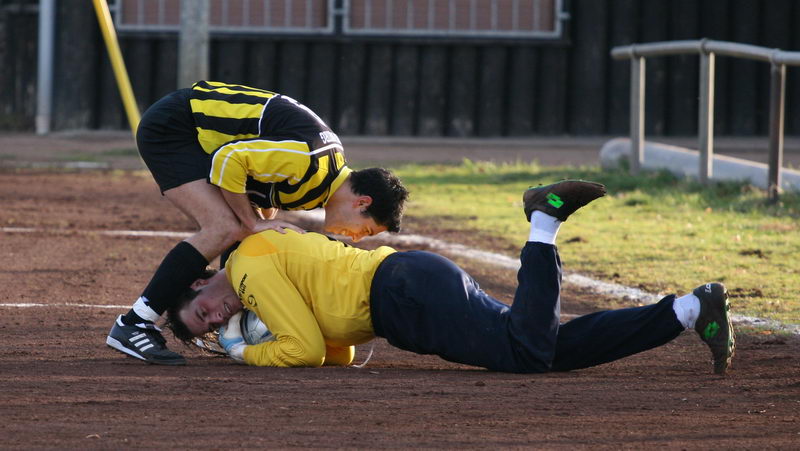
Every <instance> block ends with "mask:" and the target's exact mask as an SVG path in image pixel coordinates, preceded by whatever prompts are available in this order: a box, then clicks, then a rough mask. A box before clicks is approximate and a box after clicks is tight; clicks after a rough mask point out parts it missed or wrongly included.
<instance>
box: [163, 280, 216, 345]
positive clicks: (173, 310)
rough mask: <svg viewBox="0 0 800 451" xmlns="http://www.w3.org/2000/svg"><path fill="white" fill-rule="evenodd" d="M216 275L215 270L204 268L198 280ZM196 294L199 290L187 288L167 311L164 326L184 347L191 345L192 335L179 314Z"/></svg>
mask: <svg viewBox="0 0 800 451" xmlns="http://www.w3.org/2000/svg"><path fill="white" fill-rule="evenodd" d="M216 273H217V270H216V269H212V268H206V269H205V270H204V271H203V273H202V274H201V275H200V277H199V279H210V278H211V277H212V276H213V275H214V274H216ZM198 294H200V290H195V289H193V288H187V289H186V290H184V291H183V293H181V294H180V295H179V296H178V298H177V299H176V300H175V302H173V303H172V306H171V307H170V308H169V309H167V322H166V324H165V326H166V327H168V328H169V330H170V331H172V335H174V336H175V338H176V339H178V340H180V341H182V342H183V344H185V345H190V344H192V340H193V339H194V335H193V334H192V333H191V332H190V331H189V328H188V327H186V324H185V323H184V322H183V321H182V320H181V317H180V312H181V310H183V309H184V307H186V306H187V305H188V304H189V303H190V302H192V299H194V298H196V297H197V295H198Z"/></svg>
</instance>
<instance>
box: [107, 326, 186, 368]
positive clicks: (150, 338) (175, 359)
mask: <svg viewBox="0 0 800 451" xmlns="http://www.w3.org/2000/svg"><path fill="white" fill-rule="evenodd" d="M106 344H107V345H109V346H111V347H112V348H114V349H116V350H117V351H119V352H124V353H125V354H128V355H129V356H131V357H136V358H137V359H141V360H144V361H145V362H147V363H154V364H156V365H186V359H184V358H183V356H182V355H180V354H178V353H175V352H172V351H170V350H169V349H167V341H166V340H165V339H164V337H163V336H162V335H161V329H159V328H158V327H156V325H155V324H153V323H151V322H149V321H148V322H145V323H139V324H136V325H134V326H128V325H127V324H125V323H123V322H122V315H120V316H119V317H117V320H116V321H115V322H114V327H112V328H111V332H109V334H108V338H106Z"/></svg>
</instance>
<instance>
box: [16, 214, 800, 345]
mask: <svg viewBox="0 0 800 451" xmlns="http://www.w3.org/2000/svg"><path fill="white" fill-rule="evenodd" d="M308 217H311V218H313V219H315V220H320V218H324V216H323V215H320V214H311V215H308ZM0 232H6V233H35V232H40V233H77V234H81V235H105V236H142V237H170V238H186V237H188V236H191V235H192V233H189V232H170V231H148V230H100V231H91V230H60V229H40V228H31V227H0ZM364 241H365V242H368V241H377V242H380V243H387V244H389V245H397V246H411V247H413V246H425V247H427V248H429V249H432V250H435V251H437V252H441V253H444V254H448V255H450V256H457V257H462V258H467V259H470V260H477V261H481V262H485V263H488V264H491V265H493V266H496V267H500V268H505V269H509V270H513V271H517V270H519V266H520V263H519V260H517V259H516V258H511V257H508V256H506V255H502V254H497V253H494V252H488V251H482V250H479V249H474V248H471V247H467V246H464V245H463V244H457V243H448V242H447V241H442V240H439V239H436V238H430V237H426V236H422V235H413V234H410V235H392V234H386V233H384V234H381V235H380V236H377V237H368V238H365V239H364ZM564 282H565V283H567V284H571V285H575V286H579V287H581V288H587V289H590V290H592V291H593V292H595V293H598V294H603V295H607V296H611V297H617V298H622V299H626V300H633V301H638V302H641V303H645V304H652V303H654V302H658V300H659V299H661V298H662V297H663V295H661V294H653V293H647V292H645V291H642V290H639V289H637V288H632V287H627V286H624V285H619V284H615V283H609V282H603V281H600V280H595V279H592V278H590V277H587V276H584V275H581V274H575V273H570V272H567V273H566V274H565V275H564ZM698 283H699V282H698ZM680 294H682V293H680ZM55 305H64V306H67V305H70V306H77V307H94V308H130V306H101V305H88V304H0V307H3V306H9V307H14V306H16V307H46V306H55ZM562 316H565V315H562ZM731 319H732V320H733V321H734V322H736V323H738V324H747V325H751V326H755V327H768V328H771V329H776V330H785V331H788V332H790V333H793V334H795V335H800V325H791V324H783V323H781V322H779V321H774V320H770V319H764V318H756V317H752V316H740V315H732V316H731Z"/></svg>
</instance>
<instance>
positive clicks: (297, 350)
mask: <svg viewBox="0 0 800 451" xmlns="http://www.w3.org/2000/svg"><path fill="white" fill-rule="evenodd" d="M281 345H282V346H281V348H282V350H283V359H284V363H285V364H286V366H295V367H314V368H316V367H320V366H322V364H323V363H324V362H325V344H324V343H304V342H301V341H300V340H296V339H288V340H285V341H284V342H283V343H281Z"/></svg>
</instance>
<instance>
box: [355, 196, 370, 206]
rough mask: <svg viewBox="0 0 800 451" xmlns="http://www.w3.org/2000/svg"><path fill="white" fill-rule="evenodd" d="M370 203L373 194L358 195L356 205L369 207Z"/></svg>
mask: <svg viewBox="0 0 800 451" xmlns="http://www.w3.org/2000/svg"><path fill="white" fill-rule="evenodd" d="M370 205H372V196H366V195H363V196H358V197H356V202H355V206H356V207H363V208H367V207H369V206H370Z"/></svg>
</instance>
